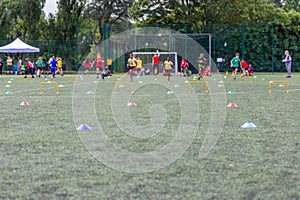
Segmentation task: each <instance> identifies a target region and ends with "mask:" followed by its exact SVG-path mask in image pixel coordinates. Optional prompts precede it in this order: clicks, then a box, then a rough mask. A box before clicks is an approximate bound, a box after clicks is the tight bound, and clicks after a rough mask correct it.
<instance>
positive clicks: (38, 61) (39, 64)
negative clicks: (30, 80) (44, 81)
mask: <svg viewBox="0 0 300 200" xmlns="http://www.w3.org/2000/svg"><path fill="white" fill-rule="evenodd" d="M35 64H36V66H37V71H36V76H37V77H39V78H41V69H42V67H43V59H42V57H39V59H38V60H37V61H36V63H35Z"/></svg>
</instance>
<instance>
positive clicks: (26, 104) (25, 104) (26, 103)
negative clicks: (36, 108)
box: [20, 101, 29, 106]
mask: <svg viewBox="0 0 300 200" xmlns="http://www.w3.org/2000/svg"><path fill="white" fill-rule="evenodd" d="M20 106H29V103H28V102H27V101H23V102H22V103H20Z"/></svg>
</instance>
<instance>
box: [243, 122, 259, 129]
mask: <svg viewBox="0 0 300 200" xmlns="http://www.w3.org/2000/svg"><path fill="white" fill-rule="evenodd" d="M241 128H256V125H255V124H253V123H252V122H246V123H245V124H243V125H242V126H241Z"/></svg>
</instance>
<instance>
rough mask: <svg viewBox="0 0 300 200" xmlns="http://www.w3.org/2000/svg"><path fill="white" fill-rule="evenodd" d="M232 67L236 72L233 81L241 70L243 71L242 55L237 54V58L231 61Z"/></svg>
mask: <svg viewBox="0 0 300 200" xmlns="http://www.w3.org/2000/svg"><path fill="white" fill-rule="evenodd" d="M230 64H231V65H230V67H232V68H233V71H234V77H233V79H236V73H237V71H238V69H239V68H241V69H242V64H241V59H240V54H239V53H236V54H235V57H233V58H232V60H231V61H230Z"/></svg>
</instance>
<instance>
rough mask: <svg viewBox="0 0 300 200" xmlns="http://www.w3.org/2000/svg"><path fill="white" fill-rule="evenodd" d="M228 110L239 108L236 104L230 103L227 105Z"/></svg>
mask: <svg viewBox="0 0 300 200" xmlns="http://www.w3.org/2000/svg"><path fill="white" fill-rule="evenodd" d="M227 107H228V108H237V107H238V106H237V105H236V104H235V103H230V104H228V105H227Z"/></svg>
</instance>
